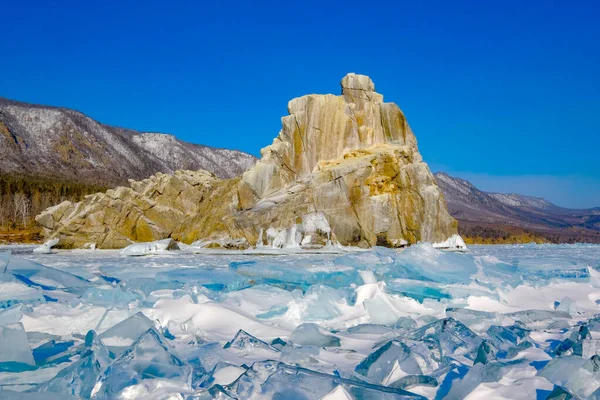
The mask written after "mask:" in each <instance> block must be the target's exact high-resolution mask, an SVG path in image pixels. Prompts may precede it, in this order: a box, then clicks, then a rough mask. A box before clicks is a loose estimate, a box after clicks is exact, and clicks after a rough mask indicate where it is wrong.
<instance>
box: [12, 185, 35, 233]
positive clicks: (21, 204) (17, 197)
mask: <svg viewBox="0 0 600 400" xmlns="http://www.w3.org/2000/svg"><path fill="white" fill-rule="evenodd" d="M30 213H31V202H30V200H29V198H27V196H26V195H25V194H24V193H15V194H14V195H13V217H14V218H13V221H14V222H15V223H16V222H17V221H18V220H19V217H20V218H21V221H22V224H23V226H24V227H25V226H27V222H28V221H29V214H30Z"/></svg>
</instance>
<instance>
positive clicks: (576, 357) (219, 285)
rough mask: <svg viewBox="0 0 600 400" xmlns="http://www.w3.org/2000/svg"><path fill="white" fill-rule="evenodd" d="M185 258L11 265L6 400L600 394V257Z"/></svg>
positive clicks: (383, 253)
mask: <svg viewBox="0 0 600 400" xmlns="http://www.w3.org/2000/svg"><path fill="white" fill-rule="evenodd" d="M317 222H318V221H316V222H315V223H317ZM170 246H172V243H169V242H166V241H165V242H164V243H161V246H158V247H156V248H152V249H148V248H145V247H144V248H135V247H132V248H130V249H129V250H128V251H127V252H126V253H127V255H130V254H147V253H148V252H150V253H154V254H153V255H150V256H146V257H129V256H126V255H124V254H121V253H120V252H117V251H99V250H96V251H92V250H86V251H72V252H61V251H56V250H55V251H53V253H52V254H45V252H41V253H40V252H35V253H32V252H31V249H32V248H29V253H25V252H24V250H19V249H16V248H14V249H15V251H20V252H21V253H20V254H15V255H11V254H9V253H2V252H0V399H3V398H23V399H27V398H31V399H38V398H40V399H41V398H44V399H45V398H49V399H53V398H59V399H61V400H65V399H69V398H84V399H88V398H93V399H119V398H122V399H135V398H144V399H166V398H173V399H214V398H220V399H273V398H277V399H322V398H323V399H328V400H332V399H344V400H346V399H403V398H430V399H443V398H448V399H463V398H470V399H477V398H490V399H491V398H527V399H529V398H537V399H546V398H548V399H566V398H579V399H595V398H600V354H599V353H600V315H599V314H600V272H599V271H598V270H599V268H600V246H587V245H569V246H566V245H565V246H547V245H540V246H534V245H525V246H481V247H480V246H474V247H472V248H471V249H470V250H469V252H466V253H453V252H446V251H441V250H440V249H437V248H435V247H434V246H432V245H430V244H420V245H416V246H412V247H410V248H408V249H406V250H404V251H402V252H398V251H394V250H390V249H385V248H374V249H372V250H369V251H360V252H345V251H343V249H342V250H341V251H342V254H339V251H338V253H337V254H333V253H332V254H306V253H300V254H286V253H285V252H280V253H278V255H274V254H273V255H251V254H246V255H244V254H240V253H231V254H229V255H211V254H209V253H205V254H193V253H191V252H186V251H176V252H172V251H167V250H166V248H167V247H170ZM138 247H139V246H138ZM267 253H268V252H267ZM53 396H54V397H53Z"/></svg>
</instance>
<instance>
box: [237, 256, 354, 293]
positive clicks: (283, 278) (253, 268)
mask: <svg viewBox="0 0 600 400" xmlns="http://www.w3.org/2000/svg"><path fill="white" fill-rule="evenodd" d="M229 268H230V269H231V270H233V271H235V272H237V273H238V274H240V275H242V276H246V277H250V278H252V279H253V280H254V281H256V282H258V283H268V284H271V285H273V284H276V285H282V284H287V285H291V286H295V287H299V288H303V289H308V287H309V286H311V285H316V284H322V285H327V286H330V287H333V288H341V287H347V286H348V285H350V284H351V283H355V282H357V281H358V280H359V279H360V277H359V275H358V272H357V271H356V270H354V269H348V268H335V267H331V268H319V269H315V268H314V266H313V265H311V264H309V265H307V268H304V266H303V265H302V263H300V262H297V263H293V264H292V263H289V264H286V263H284V262H273V261H243V262H233V263H231V264H230V265H229Z"/></svg>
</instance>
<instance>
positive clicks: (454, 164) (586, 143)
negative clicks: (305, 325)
mask: <svg viewBox="0 0 600 400" xmlns="http://www.w3.org/2000/svg"><path fill="white" fill-rule="evenodd" d="M209 3H212V4H209ZM387 3H389V4H387ZM2 14H3V17H2V25H1V27H0V30H1V32H2V38H3V40H1V41H0V55H2V56H1V57H0V60H1V62H0V96H3V97H8V98H12V99H17V100H22V101H27V102H35V103H43V104H51V105H59V106H66V107H71V108H75V109H78V110H80V111H82V112H84V113H86V114H88V115H90V116H91V117H93V118H95V119H98V120H100V121H102V122H104V123H107V124H113V125H119V126H123V127H128V128H133V129H138V130H145V131H161V132H168V133H173V134H175V135H177V136H178V137H179V138H181V139H184V140H188V141H192V142H196V143H202V144H207V145H211V146H218V147H228V148H237V149H240V150H244V151H248V152H250V153H253V154H256V155H258V153H259V150H260V148H262V147H264V146H266V145H268V144H270V143H271V141H272V139H273V138H274V137H275V136H276V135H277V133H278V132H279V129H280V124H281V122H280V118H281V116H283V115H285V114H286V112H287V111H286V106H287V101H288V100H290V99H291V98H293V97H296V96H300V95H303V94H306V93H338V92H339V91H340V87H339V81H340V79H341V78H342V77H343V76H344V75H345V74H346V73H347V72H356V73H362V74H367V75H370V76H371V77H372V78H373V80H374V82H375V85H376V87H377V90H378V91H379V92H380V93H383V94H384V96H385V99H386V100H387V101H393V102H396V103H397V104H398V105H399V106H400V107H401V108H402V110H403V111H404V113H405V114H406V116H407V118H408V121H409V123H410V124H411V127H412V128H413V131H414V132H415V134H416V135H417V139H418V141H419V146H420V149H421V152H422V153H423V156H424V158H425V160H426V161H427V162H428V163H429V164H430V166H431V168H432V170H434V171H440V170H443V171H446V172H449V173H452V174H455V175H457V176H461V177H464V178H467V179H471V180H472V181H473V183H475V184H476V185H479V186H481V187H482V188H483V189H486V190H497V191H508V192H511V191H515V192H517V191H518V192H522V193H524V194H529V195H538V196H544V197H546V198H548V199H549V200H551V201H554V202H556V203H558V204H560V205H563V206H570V207H591V206H600V163H599V160H600V157H599V155H598V153H599V151H600V129H599V119H598V117H599V116H600V73H599V72H600V24H598V20H600V2H597V1H591V0H590V1H587V2H581V1H551V0H545V1H535V0H528V1H512V0H508V1H452V2H448V1H427V0H424V1H411V2H403V1H398V2H380V3H378V2H364V1H360V2H359V1H354V0H348V1H344V2H327V1H312V0H307V1H303V2H282V1H277V2H275V1H273V2H264V1H254V2H236V1H228V2H198V1H190V2H184V1H172V2H166V1H164V2H163V1H145V2H137V1H129V0H122V1H116V0H114V1H113V0H110V1H94V0H90V1H54V2H52V1H40V0H29V1H27V0H24V1H20V2H17V1H12V2H7V3H6V4H3V6H2ZM513 188H514V189H513Z"/></svg>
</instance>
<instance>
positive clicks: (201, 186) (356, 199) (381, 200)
mask: <svg viewBox="0 0 600 400" xmlns="http://www.w3.org/2000/svg"><path fill="white" fill-rule="evenodd" d="M374 90H375V86H374V84H373V82H372V81H371V79H370V78H369V77H367V76H363V75H355V74H348V75H347V76H346V77H344V79H343V80H342V95H341V96H335V95H307V96H303V97H300V98H296V99H294V100H292V101H290V102H289V104H288V111H289V115H288V116H285V117H283V118H282V125H283V128H282V130H281V132H280V134H279V136H278V137H277V138H276V139H275V140H274V141H273V144H272V145H270V146H268V147H266V148H264V149H263V150H262V151H261V155H262V159H261V160H260V161H259V162H258V163H257V164H256V165H255V166H254V167H253V168H252V169H250V170H249V171H247V172H245V173H244V174H243V176H242V177H238V178H233V179H229V180H218V179H216V178H215V177H214V176H213V175H211V174H208V173H205V172H191V171H180V172H178V173H176V174H175V175H172V176H171V175H163V174H160V175H156V176H153V177H151V178H150V179H146V180H144V181H142V182H133V181H132V182H131V188H118V189H115V190H112V191H108V192H107V193H106V194H97V195H93V196H88V198H86V200H85V201H83V202H81V203H77V204H71V203H67V202H65V203H62V204H60V205H58V206H55V207H53V208H50V209H48V210H46V211H45V212H44V213H42V214H41V215H39V216H38V217H37V221H38V222H39V223H40V224H42V225H43V226H44V227H45V233H46V235H47V236H52V237H55V236H60V237H61V242H62V243H63V245H65V246H82V245H84V244H85V243H92V242H93V243H96V244H97V245H98V246H99V247H103V248H111V247H122V246H124V245H125V244H128V243H129V242H130V241H147V240H155V239H162V238H167V237H172V238H174V239H176V240H181V241H183V242H186V243H190V242H193V241H196V240H200V239H203V240H206V241H211V240H212V241H213V242H214V243H221V244H223V243H238V244H239V243H248V244H249V245H257V244H258V245H261V244H265V243H267V242H269V243H271V244H273V243H274V244H276V245H283V244H285V243H287V244H294V243H296V244H298V243H301V244H302V245H315V244H317V245H318V244H323V243H324V241H325V240H326V239H325V238H327V237H329V235H331V238H332V239H333V240H336V241H338V242H339V243H341V244H343V245H358V246H363V247H367V246H373V245H384V246H391V247H395V246H400V245H404V244H406V243H416V242H417V241H442V240H444V239H446V238H448V237H449V236H451V235H452V234H454V233H456V221H455V220H454V219H453V218H452V217H450V215H449V214H448V211H447V209H446V204H445V201H444V198H443V196H442V194H441V192H440V190H439V188H438V187H437V184H436V182H435V179H434V177H433V175H432V174H431V172H430V171H429V168H428V167H427V164H425V163H424V162H423V160H422V158H421V155H420V154H419V151H418V148H417V142H416V139H415V136H414V134H413V133H412V131H411V129H410V127H409V126H408V123H407V122H406V118H405V117H404V114H403V113H402V111H400V109H399V108H398V106H396V105H395V104H394V103H384V102H383V96H382V95H380V94H378V93H376V92H375V91H374Z"/></svg>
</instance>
